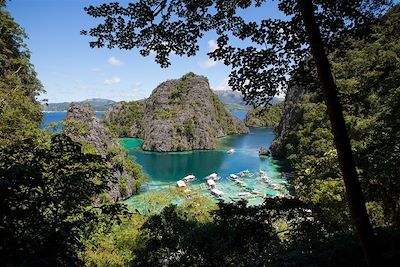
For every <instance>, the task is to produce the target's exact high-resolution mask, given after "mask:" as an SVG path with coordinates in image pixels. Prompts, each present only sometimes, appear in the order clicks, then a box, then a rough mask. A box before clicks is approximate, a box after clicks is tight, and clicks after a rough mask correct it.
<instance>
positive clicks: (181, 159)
mask: <svg viewBox="0 0 400 267" xmlns="http://www.w3.org/2000/svg"><path fill="white" fill-rule="evenodd" d="M274 137H275V136H274V133H273V129H269V128H250V133H249V134H244V135H234V136H227V137H223V138H220V139H219V146H218V148H217V149H216V150H209V151H189V152H172V153H157V152H146V151H143V150H141V149H140V145H141V142H142V141H141V140H140V139H130V138H124V139H121V142H122V144H123V145H124V146H125V147H126V148H127V149H128V153H129V155H131V156H134V157H135V158H136V161H137V162H138V163H139V164H140V165H141V166H142V167H143V170H144V172H146V173H147V174H148V175H149V176H150V177H151V180H150V182H149V183H148V184H146V185H145V186H144V187H143V190H144V191H151V190H164V189H167V188H170V187H175V186H176V181H177V180H179V179H181V178H183V177H185V176H186V175H189V174H193V175H195V176H196V180H194V181H193V182H191V183H190V185H189V187H191V188H195V189H199V190H201V191H203V192H204V193H205V194H210V191H209V190H208V189H207V186H205V182H206V180H205V179H204V178H205V177H206V176H207V175H209V174H211V173H217V174H218V176H220V177H221V178H220V179H219V180H218V181H217V185H216V188H217V189H219V190H221V191H223V192H224V193H225V194H224V196H223V197H222V199H224V200H227V201H230V200H237V199H238V196H239V194H240V193H243V192H245V191H246V189H245V187H246V186H250V188H251V187H253V188H254V191H253V190H250V191H252V192H253V193H252V195H251V198H250V199H249V203H252V204H257V203H261V202H262V201H263V197H262V195H265V194H266V195H269V196H274V195H279V194H287V193H288V191H287V189H286V179H285V177H284V176H283V175H282V172H281V169H282V162H280V161H277V160H275V159H273V158H271V157H267V158H264V157H259V155H258V150H259V148H260V146H265V147H269V146H270V144H271V142H272V141H273V139H274ZM232 148H233V149H235V152H234V153H232V154H229V153H228V150H229V149H232ZM244 170H248V171H249V172H250V173H251V174H252V176H251V177H246V178H240V180H241V181H243V182H244V183H245V185H246V186H240V185H238V184H237V183H235V182H234V181H232V180H230V179H229V178H228V177H229V175H230V174H238V173H239V172H241V171H244ZM260 171H263V172H265V174H266V176H267V177H268V178H267V179H265V178H261V177H260ZM268 183H269V184H268ZM271 183H273V184H276V186H277V187H279V188H280V189H279V190H275V189H272V188H271V185H270V184H271ZM256 193H258V194H256ZM127 203H128V204H133V203H135V197H133V198H131V199H130V200H127Z"/></svg>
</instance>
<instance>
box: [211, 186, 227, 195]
mask: <svg viewBox="0 0 400 267" xmlns="http://www.w3.org/2000/svg"><path fill="white" fill-rule="evenodd" d="M211 194H213V195H214V196H217V197H221V196H223V195H224V194H225V193H224V192H222V191H221V190H219V189H217V188H213V189H211Z"/></svg>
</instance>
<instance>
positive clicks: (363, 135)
mask: <svg viewBox="0 0 400 267" xmlns="http://www.w3.org/2000/svg"><path fill="white" fill-rule="evenodd" d="M399 25H400V6H396V7H395V8H394V9H393V10H392V11H390V12H389V13H388V14H386V15H385V16H384V17H383V18H382V19H381V20H380V21H379V22H378V23H377V24H376V25H375V26H374V28H373V31H372V33H371V35H370V36H369V38H367V39H366V40H357V41H354V42H353V45H352V46H351V47H349V49H348V50H347V51H341V52H342V53H338V54H337V55H336V56H335V58H334V60H333V70H334V73H335V77H336V81H337V84H338V88H339V92H340V98H341V102H342V103H343V108H344V114H345V120H346V124H347V127H348V129H349V133H350V138H351V143H352V147H353V153H354V155H355V159H356V163H357V169H358V173H359V175H360V179H361V183H362V187H363V191H364V192H365V198H366V201H367V207H368V210H369V213H370V214H371V218H372V221H373V223H374V225H375V226H379V227H389V226H390V227H398V226H399V223H400V219H399V218H400V217H399V210H400V206H399V203H400V202H399V200H400V187H399V185H398V184H399V183H398V173H399V171H400V169H399V166H400V161H399V159H400V152H399V151H400V150H399V147H400V143H399V140H400V139H399V133H400V125H399V120H398V116H397V115H395V114H397V109H398V107H399V106H400V98H399V95H400V71H399V70H400V61H399V57H398V55H399V51H400V44H399V42H398V40H399V38H400V28H399ZM291 90H292V91H297V92H299V91H300V92H301V93H293V92H289V94H292V95H293V94H294V95H297V99H296V100H297V102H296V103H295V104H293V103H292V104H291V106H289V105H288V106H286V104H285V107H286V108H288V111H287V113H288V114H290V116H288V117H283V121H282V122H281V124H287V121H289V122H290V125H288V127H287V128H286V129H285V133H282V132H280V133H279V132H278V135H279V136H281V138H279V140H278V141H277V142H279V146H280V149H281V150H282V151H283V153H282V154H283V155H285V156H286V157H287V159H288V161H289V163H290V166H291V168H292V170H293V172H294V174H295V179H294V180H293V184H294V186H295V188H296V194H297V195H298V196H299V198H300V199H302V200H310V201H312V202H313V203H317V204H318V205H320V206H321V207H323V209H324V210H325V212H326V216H329V217H330V218H332V220H335V221H338V222H342V223H344V224H346V225H347V224H349V220H350V218H349V214H348V213H347V212H346V208H345V206H346V201H345V198H346V197H345V190H344V185H343V182H342V177H341V173H340V170H339V166H338V164H337V154H336V151H335V147H334V144H333V141H332V139H333V136H332V133H331V129H330V124H329V121H328V118H327V113H326V106H325V104H324V103H323V100H322V96H321V92H320V91H319V90H318V89H317V88H315V87H310V88H307V90H306V91H308V93H305V94H304V90H302V89H300V88H299V87H293V88H292V89H291ZM285 120H286V122H285ZM282 129H283V128H281V130H282ZM272 152H275V150H274V149H272Z"/></svg>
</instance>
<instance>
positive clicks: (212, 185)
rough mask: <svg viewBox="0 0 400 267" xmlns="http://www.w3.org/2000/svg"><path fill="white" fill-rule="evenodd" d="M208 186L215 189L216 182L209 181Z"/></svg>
mask: <svg viewBox="0 0 400 267" xmlns="http://www.w3.org/2000/svg"><path fill="white" fill-rule="evenodd" d="M207 185H208V186H209V187H214V186H215V185H216V183H215V181H214V180H213V179H208V180H207Z"/></svg>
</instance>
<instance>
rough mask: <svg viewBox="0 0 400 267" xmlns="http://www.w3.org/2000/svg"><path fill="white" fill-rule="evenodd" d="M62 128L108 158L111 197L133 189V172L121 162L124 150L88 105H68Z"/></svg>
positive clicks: (87, 148) (120, 197) (84, 144)
mask: <svg viewBox="0 0 400 267" xmlns="http://www.w3.org/2000/svg"><path fill="white" fill-rule="evenodd" d="M63 124H64V128H63V132H64V133H65V134H67V135H68V136H70V137H71V138H72V139H73V140H74V141H76V142H79V143H81V144H83V147H84V149H85V150H88V151H92V150H94V151H93V152H95V153H97V154H99V155H101V156H102V157H104V158H106V159H108V161H109V162H110V164H111V170H112V177H110V180H109V182H108V186H109V187H110V191H109V192H108V195H109V196H110V197H111V198H112V199H114V200H117V199H125V198H127V197H129V196H131V195H132V194H133V192H134V189H135V183H134V182H135V181H134V175H133V173H132V171H130V170H128V169H127V168H126V167H125V166H124V162H125V161H126V160H127V159H126V158H125V151H124V150H123V148H122V147H121V145H120V144H119V143H118V142H117V141H114V137H115V136H114V135H112V134H111V132H110V131H109V130H108V129H107V128H106V127H105V126H104V125H103V124H101V123H100V120H99V119H98V118H97V117H96V114H95V112H94V111H93V109H92V108H91V107H90V105H82V106H76V105H72V106H70V108H69V109H68V112H67V116H66V118H65V120H64V122H63Z"/></svg>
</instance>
